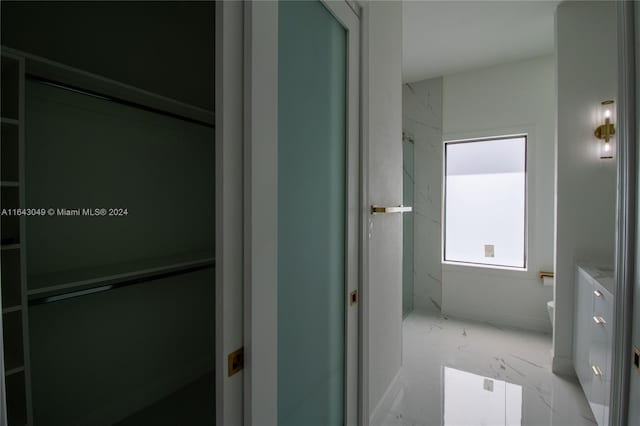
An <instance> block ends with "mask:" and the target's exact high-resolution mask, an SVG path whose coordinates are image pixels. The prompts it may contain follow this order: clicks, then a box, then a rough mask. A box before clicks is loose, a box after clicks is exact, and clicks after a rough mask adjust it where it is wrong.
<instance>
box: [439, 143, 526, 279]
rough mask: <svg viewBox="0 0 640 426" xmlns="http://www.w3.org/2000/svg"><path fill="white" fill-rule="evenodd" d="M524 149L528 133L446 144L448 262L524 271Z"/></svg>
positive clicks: (445, 228)
mask: <svg viewBox="0 0 640 426" xmlns="http://www.w3.org/2000/svg"><path fill="white" fill-rule="evenodd" d="M526 146H527V137H526V135H520V136H504V137H495V138H488V139H477V140H466V141H451V142H446V143H445V160H444V161H445V172H444V173H445V189H444V194H445V202H444V208H445V212H444V220H445V223H444V261H445V262H456V263H469V264H480V265H492V266H501V267H510V268H522V269H524V268H526V229H527V226H526V202H527V201H526V152H527V150H526Z"/></svg>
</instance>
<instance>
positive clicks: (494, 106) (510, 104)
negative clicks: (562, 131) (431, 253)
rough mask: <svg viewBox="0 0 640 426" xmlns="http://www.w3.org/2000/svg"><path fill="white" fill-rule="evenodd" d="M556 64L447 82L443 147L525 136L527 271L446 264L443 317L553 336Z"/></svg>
mask: <svg viewBox="0 0 640 426" xmlns="http://www.w3.org/2000/svg"><path fill="white" fill-rule="evenodd" d="M554 89H555V87H554V58H553V57H552V56H544V57H539V58H534V59H529V60H525V61H520V62H515V63H508V64H503V65H498V66H494V67H490V68H483V69H478V70H473V71H468V72H464V73H459V74H454V75H450V76H445V77H444V88H443V129H444V134H443V137H444V139H445V140H453V139H464V138H474V137H485V136H496V135H505V134H514V133H527V134H528V140H527V144H528V147H527V162H528V164H527V171H528V199H527V202H528V210H527V216H528V255H527V259H528V269H527V271H525V272H523V271H512V270H500V269H488V268H481V267H472V266H461V265H450V264H445V265H443V272H442V281H443V284H442V287H443V295H442V310H443V312H444V313H446V314H449V315H451V316H456V317H459V318H467V319H471V320H477V321H487V322H490V323H492V324H497V325H505V326H512V327H518V328H526V329H535V330H544V331H549V330H551V323H550V321H549V317H548V314H547V310H546V302H547V301H548V300H551V298H552V288H551V287H543V286H542V283H541V281H540V280H539V279H538V277H537V274H538V272H539V271H552V270H553V226H554V225H553V224H554V217H553V205H554V199H553V191H554V185H553V184H554V182H553V171H554V156H555V152H554V151H555V137H554V128H555V117H554V115H555V114H554V113H555V107H554Z"/></svg>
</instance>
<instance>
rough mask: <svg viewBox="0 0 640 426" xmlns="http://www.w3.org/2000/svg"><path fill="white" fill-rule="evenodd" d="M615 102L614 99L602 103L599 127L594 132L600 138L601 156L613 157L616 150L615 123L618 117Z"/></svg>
mask: <svg viewBox="0 0 640 426" xmlns="http://www.w3.org/2000/svg"><path fill="white" fill-rule="evenodd" d="M615 105H616V104H615V102H614V101H612V100H608V101H603V102H602V103H601V104H600V111H599V114H598V123H599V125H598V127H597V128H596V130H595V132H594V134H595V136H596V137H597V138H598V139H600V158H613V155H614V151H615V138H614V136H615V134H616V128H615V125H614V122H615V118H616V110H615Z"/></svg>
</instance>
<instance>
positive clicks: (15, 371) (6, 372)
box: [4, 366, 24, 376]
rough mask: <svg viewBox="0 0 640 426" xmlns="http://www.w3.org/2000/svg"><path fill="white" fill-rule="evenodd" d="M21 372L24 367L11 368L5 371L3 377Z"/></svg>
mask: <svg viewBox="0 0 640 426" xmlns="http://www.w3.org/2000/svg"><path fill="white" fill-rule="evenodd" d="M23 371H24V366H20V367H16V368H12V369H11V370H6V371H5V372H4V375H5V376H11V375H13V374H18V373H22V372H23Z"/></svg>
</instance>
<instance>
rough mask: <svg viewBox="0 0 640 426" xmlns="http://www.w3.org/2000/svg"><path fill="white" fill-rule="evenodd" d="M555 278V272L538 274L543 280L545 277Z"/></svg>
mask: <svg viewBox="0 0 640 426" xmlns="http://www.w3.org/2000/svg"><path fill="white" fill-rule="evenodd" d="M554 276H555V274H554V273H553V272H545V271H540V272H538V277H539V278H540V279H541V280H542V279H544V277H549V278H553V277H554Z"/></svg>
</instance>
